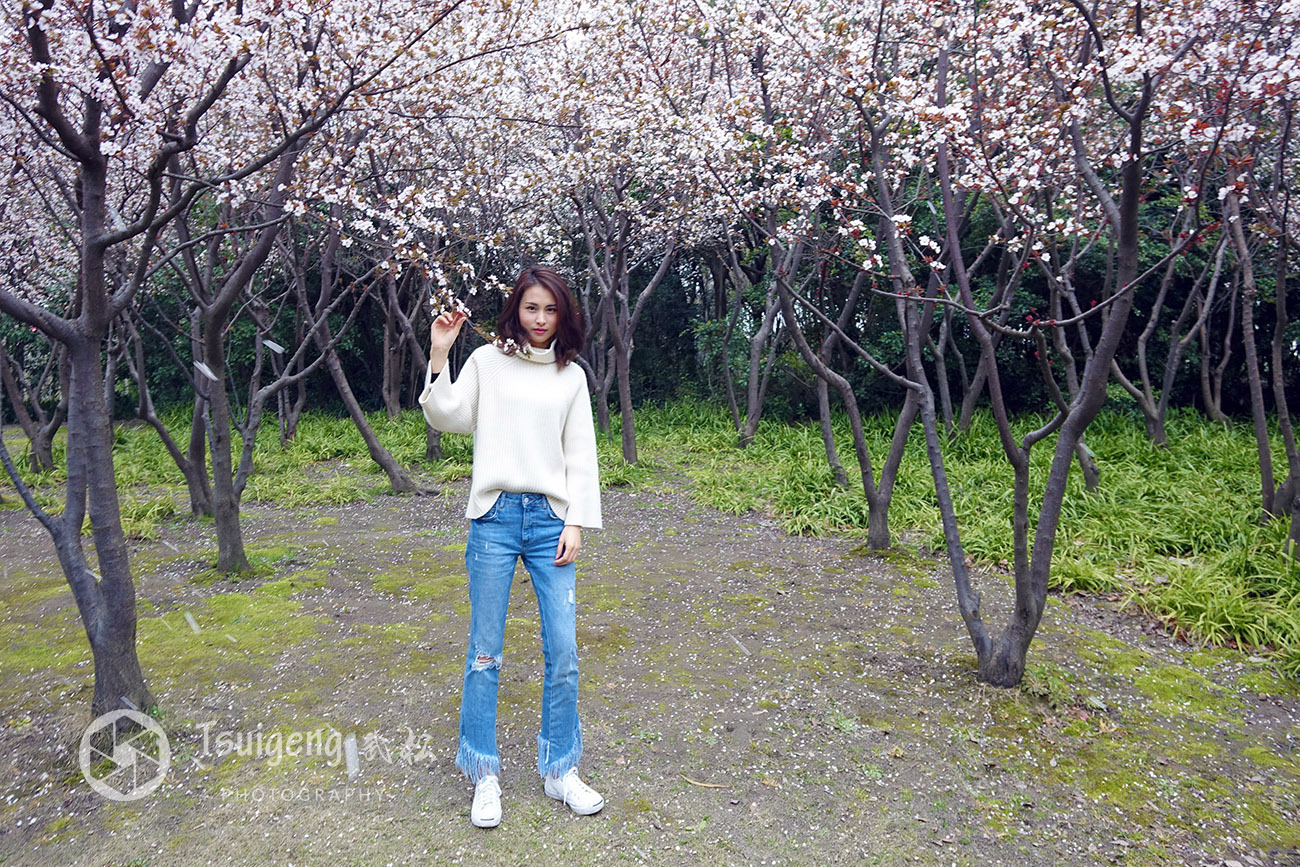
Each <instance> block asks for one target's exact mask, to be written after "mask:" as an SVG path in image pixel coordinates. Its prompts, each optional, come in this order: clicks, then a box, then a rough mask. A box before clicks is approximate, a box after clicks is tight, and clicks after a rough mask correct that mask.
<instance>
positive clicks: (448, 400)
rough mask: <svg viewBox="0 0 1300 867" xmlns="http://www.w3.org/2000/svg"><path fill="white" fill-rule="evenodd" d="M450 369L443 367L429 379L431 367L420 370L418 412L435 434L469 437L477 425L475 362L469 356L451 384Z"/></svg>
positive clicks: (473, 358) (477, 375)
mask: <svg viewBox="0 0 1300 867" xmlns="http://www.w3.org/2000/svg"><path fill="white" fill-rule="evenodd" d="M450 367H451V365H450V364H448V365H446V366H444V367H443V369H442V371H441V372H440V373H439V374H438V375H437V376H434V375H433V369H432V366H429V367H426V368H425V369H424V392H423V393H422V394H421V395H420V408H421V409H423V410H424V418H425V420H427V421H428V422H429V424H430V425H432V426H433V427H434V428H435V429H436V430H441V431H447V432H449V433H473V432H474V426H475V424H476V423H477V421H478V385H479V383H478V380H479V369H478V359H477V358H475V357H474V356H473V355H471V356H470V357H469V360H467V361H466V362H465V366H464V367H462V368H461V370H460V376H458V377H456V380H455V382H453V381H452V379H451V373H450V372H449V370H450Z"/></svg>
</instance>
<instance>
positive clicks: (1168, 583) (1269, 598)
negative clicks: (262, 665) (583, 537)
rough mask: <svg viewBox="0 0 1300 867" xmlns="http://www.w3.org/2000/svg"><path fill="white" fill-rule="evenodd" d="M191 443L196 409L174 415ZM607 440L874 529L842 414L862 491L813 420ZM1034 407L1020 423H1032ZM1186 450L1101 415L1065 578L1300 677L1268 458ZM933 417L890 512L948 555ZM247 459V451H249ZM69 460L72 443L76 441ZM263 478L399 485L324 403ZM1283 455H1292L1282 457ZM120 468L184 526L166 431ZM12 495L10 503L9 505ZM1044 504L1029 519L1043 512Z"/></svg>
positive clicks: (646, 474)
mask: <svg viewBox="0 0 1300 867" xmlns="http://www.w3.org/2000/svg"><path fill="white" fill-rule="evenodd" d="M168 423H169V427H170V429H171V430H172V432H173V436H175V437H176V439H177V440H178V441H181V442H184V441H185V439H186V437H187V432H188V425H189V414H188V412H185V411H178V412H176V413H174V414H172V415H171V416H169V417H168ZM370 423H371V425H372V426H373V427H374V429H375V431H376V433H377V435H378V436H379V438H380V440H381V441H382V442H383V443H384V445H385V446H386V447H387V448H388V449H389V450H390V451H392V452H393V454H394V456H395V457H396V459H397V460H398V461H399V462H400V463H401V464H402V465H403V466H406V467H408V468H412V469H413V470H414V471H415V472H416V474H417V475H418V476H419V477H420V478H421V479H423V480H425V482H426V483H430V484H436V483H438V482H442V481H447V480H451V479H456V478H462V477H465V476H467V475H468V474H469V472H470V461H471V458H472V440H471V438H470V437H468V436H463V435H456V434H447V435H444V437H443V443H442V445H443V451H444V455H445V459H444V460H442V461H440V462H426V461H425V459H424V448H425V433H424V421H423V418H422V416H421V415H420V414H419V413H418V412H415V411H408V412H405V413H403V414H402V415H401V416H399V417H398V418H396V419H389V418H388V417H387V415H386V414H384V413H382V412H379V413H374V414H372V415H371V416H370ZM613 423H614V428H613V430H611V431H610V432H609V434H608V435H601V436H600V437H599V441H598V451H599V457H600V463H601V476H602V483H603V484H604V485H605V486H606V487H608V486H611V485H633V486H638V485H644V484H646V483H648V482H649V481H650V480H651V479H652V478H653V476H654V474H655V473H656V472H659V471H669V472H683V473H685V474H687V475H689V476H690V477H691V478H692V480H693V482H694V488H693V491H694V495H695V496H696V497H697V499H698V500H700V501H701V502H702V503H704V504H706V505H709V506H712V507H714V508H717V509H721V510H724V511H728V512H733V513H741V512H745V511H748V510H762V511H765V512H768V513H770V514H772V515H774V516H775V517H776V518H777V519H778V520H780V521H781V523H782V525H783V526H784V528H785V529H786V530H787V531H788V532H791V533H810V534H819V533H828V532H847V533H850V534H857V533H863V532H864V531H865V527H866V523H867V506H866V500H865V498H864V497H863V494H862V484H861V476H860V473H859V472H858V469H857V462H856V459H855V456H854V453H853V449H852V443H851V440H850V439H849V433H848V427H847V423H846V421H845V420H844V419H843V418H841V419H839V420H837V422H836V436H837V441H838V444H839V449H840V458H841V460H842V461H843V462H844V464H845V467H846V470H847V471H848V474H849V485H848V487H847V488H842V487H839V486H837V485H835V483H834V479H833V477H832V475H831V472H830V469H829V467H828V466H827V463H826V458H825V453H824V449H823V446H822V441H821V431H820V428H819V427H818V426H817V425H816V424H802V425H788V424H783V423H780V422H774V421H764V422H763V424H762V425H761V426H760V427H759V431H758V435H757V437H756V438H755V440H754V442H753V443H752V444H751V445H750V446H749V447H748V448H746V449H739V448H737V447H736V433H735V430H734V429H733V428H732V425H731V421H730V418H729V416H728V414H727V413H726V411H725V410H722V409H719V408H718V407H715V406H710V405H707V404H702V403H698V402H691V401H681V402H677V403H674V404H670V405H667V406H651V407H645V408H643V409H641V410H638V413H637V443H638V451H639V457H640V460H639V462H638V463H637V464H636V465H628V464H627V463H625V462H624V461H623V458H622V454H621V450H620V446H619V428H618V417H617V415H616V416H615V417H614V420H613ZM1037 423H1038V420H1037V419H1035V418H1023V419H1020V420H1018V422H1017V424H1018V426H1019V427H1020V428H1022V429H1024V430H1027V429H1029V428H1030V427H1031V426H1033V425H1036V424H1037ZM866 433H867V443H868V449H869V451H870V454H871V458H872V461H873V465H874V469H875V470H876V472H877V473H879V469H880V465H881V463H882V462H883V459H884V456H885V453H886V450H887V449H888V445H889V440H890V438H891V436H892V433H893V419H892V418H890V417H888V416H883V415H882V416H876V417H873V418H869V419H867V431H866ZM1168 433H1169V439H1170V443H1171V445H1170V446H1169V447H1168V448H1167V449H1156V448H1154V447H1152V446H1151V444H1150V443H1149V442H1148V441H1147V439H1146V436H1145V433H1144V431H1143V429H1142V426H1141V424H1140V423H1139V422H1138V421H1136V420H1134V419H1133V418H1131V417H1129V416H1126V415H1123V414H1120V413H1110V412H1104V413H1103V414H1102V415H1101V416H1100V417H1099V418H1098V419H1097V421H1096V422H1095V423H1094V424H1093V426H1092V427H1091V428H1090V429H1089V432H1088V437H1087V441H1088V443H1089V446H1090V447H1091V448H1092V450H1093V451H1094V453H1095V454H1096V457H1097V462H1098V464H1099V466H1100V468H1101V473H1102V480H1101V485H1100V486H1099V488H1098V489H1097V490H1096V491H1091V492H1088V491H1085V490H1084V489H1083V484H1082V479H1081V478H1080V477H1079V474H1078V472H1077V469H1076V470H1075V471H1074V472H1073V474H1072V476H1071V479H1070V486H1069V491H1068V494H1067V497H1066V500H1065V505H1064V508H1063V510H1062V514H1061V522H1060V527H1059V531H1058V535H1057V544H1056V549H1055V552H1054V555H1053V564H1052V583H1053V586H1054V587H1056V588H1057V589H1060V590H1065V591H1071V590H1078V591H1088V592H1107V593H1119V594H1121V595H1122V596H1123V597H1124V598H1125V599H1126V600H1127V601H1128V602H1129V603H1130V604H1132V605H1137V606H1140V607H1142V608H1144V609H1146V610H1149V611H1150V612H1152V613H1154V614H1155V615H1157V616H1160V617H1164V618H1167V619H1169V620H1170V621H1171V623H1172V624H1174V625H1175V626H1176V628H1178V629H1181V630H1183V631H1185V632H1186V633H1187V634H1188V635H1189V636H1192V637H1195V638H1198V639H1200V640H1204V641H1207V642H1214V643H1221V644H1222V643H1227V644H1231V643H1234V642H1236V643H1241V644H1245V645H1250V646H1252V647H1257V648H1262V649H1273V650H1277V651H1279V653H1278V658H1279V660H1280V661H1281V664H1282V666H1283V667H1284V669H1285V670H1286V671H1287V672H1288V673H1289V674H1291V675H1292V676H1295V675H1300V565H1297V563H1296V561H1295V560H1294V559H1292V558H1290V557H1288V556H1287V555H1286V554H1285V553H1284V551H1283V543H1284V541H1285V538H1286V531H1287V527H1286V522H1284V521H1275V522H1272V523H1270V524H1267V525H1263V526H1261V525H1260V524H1259V522H1258V505H1257V504H1258V487H1259V481H1258V478H1259V469H1258V464H1257V460H1256V458H1255V452H1254V440H1253V435H1252V433H1251V431H1250V429H1249V428H1248V427H1247V426H1244V425H1236V426H1233V425H1228V426H1224V425H1213V424H1209V423H1207V422H1205V421H1204V420H1203V419H1202V418H1201V417H1200V416H1199V415H1197V414H1196V413H1194V412H1190V411H1183V412H1174V413H1172V414H1171V415H1170V417H1169V420H1168ZM922 445H923V444H922V441H921V433H920V430H919V428H918V429H914V430H913V432H912V438H911V440H910V441H909V443H908V448H907V452H906V454H905V457H904V460H903V464H902V468H901V470H900V472H899V477H898V481H897V484H896V486H895V489H894V498H893V503H892V505H891V507H890V515H889V518H890V526H891V529H892V531H893V533H894V538H895V539H896V540H897V539H899V538H900V536H903V535H905V536H906V538H907V540H908V542H909V543H910V544H911V545H913V546H919V547H921V548H923V549H929V550H931V551H942V550H943V548H944V538H943V534H942V531H941V529H940V523H939V513H938V508H937V505H936V503H935V497H934V487H933V483H932V482H931V477H930V468H929V464H928V462H927V461H926V458H925V453H924V450H923V448H922ZM234 448H235V453H236V456H237V455H238V450H239V448H240V443H239V441H238V438H236V442H235V444H234ZM1051 448H1052V442H1051V441H1050V440H1049V441H1047V442H1044V443H1041V444H1040V445H1039V446H1038V447H1037V448H1036V449H1035V450H1034V455H1033V470H1032V473H1031V489H1032V498H1033V499H1032V500H1031V502H1032V503H1036V502H1037V498H1038V496H1039V494H1040V492H1041V489H1042V485H1043V482H1044V480H1045V477H1046V473H1047V465H1048V462H1049V461H1050V458H1051ZM56 454H57V455H61V454H62V443H61V441H60V443H59V444H58V447H57V448H56ZM255 454H256V461H255V463H256V471H255V472H254V473H253V475H251V476H250V478H249V481H248V488H247V490H246V492H245V496H244V500H245V502H264V503H271V504H276V505H285V506H295V507H303V506H313V505H321V506H324V505H336V504H342V503H349V502H357V501H363V500H368V499H372V498H374V497H376V496H380V495H382V494H383V493H384V492H385V491H387V490H388V485H387V480H386V479H385V478H384V476H383V474H382V472H381V471H380V470H379V468H378V467H377V466H376V465H375V464H374V463H373V461H371V460H370V458H369V455H368V453H367V451H366V448H365V444H364V443H363V442H362V440H361V437H360V435H359V434H358V433H357V431H356V429H355V428H354V426H353V425H352V422H351V420H349V419H348V418H346V417H335V416H329V415H324V414H313V413H309V414H306V415H304V416H303V418H302V420H301V422H300V425H299V432H298V435H297V437H296V438H295V439H294V440H293V441H291V442H290V443H289V444H288V445H287V446H286V447H284V448H281V446H280V443H279V436H278V431H277V430H276V427H275V424H274V419H268V423H267V424H266V425H265V426H264V427H263V430H262V431H261V432H260V434H259V438H258V443H257V449H256V452H255ZM1278 460H1279V464H1280V465H1282V466H1285V462H1284V461H1282V460H1281V456H1280V455H1279V456H1278ZM945 466H946V469H947V471H948V475H949V482H950V485H951V487H952V491H953V498H954V503H955V505H956V508H957V512H958V518H959V521H960V525H961V532H962V542H963V544H964V546H965V549H966V552H967V553H968V554H969V555H970V556H971V557H972V558H974V559H975V560H976V561H978V562H980V563H983V564H986V565H994V566H998V565H1005V564H1006V563H1007V561H1009V559H1010V558H1011V552H1012V536H1011V505H1010V501H1011V487H1010V472H1009V468H1008V466H1007V464H1006V461H1005V459H1004V458H1003V457H1002V452H1001V448H1000V447H999V445H998V442H997V435H996V431H995V429H994V426H993V424H992V421H991V419H989V418H988V417H987V416H977V417H976V420H975V423H974V425H973V427H972V429H971V431H970V432H969V433H967V434H964V435H961V436H958V437H955V438H953V439H952V440H951V441H950V442H948V443H947V444H946V446H945ZM116 469H117V478H118V484H119V489H120V490H121V501H122V509H123V519H124V526H125V529H126V531H127V533H128V534H129V535H132V536H136V537H142V538H149V537H152V536H153V535H155V534H156V533H157V531H158V528H159V527H160V526H161V525H162V524H163V523H165V522H167V521H179V520H186V519H187V517H186V516H187V515H188V512H189V509H188V497H187V494H186V490H185V486H184V481H183V479H182V477H181V475H180V472H179V470H177V469H176V467H175V465H174V464H173V463H172V461H171V459H170V457H169V456H168V455H167V452H166V450H165V449H164V448H163V447H162V444H161V442H160V441H159V439H158V437H157V436H156V434H155V433H154V432H153V431H152V430H151V429H149V428H147V427H145V426H143V425H139V424H124V425H122V426H121V427H120V428H119V429H118V432H117V444H116ZM63 480H64V476H63V471H62V469H61V468H56V469H55V470H53V471H51V472H49V473H45V474H43V475H40V476H33V477H31V479H30V481H31V483H33V484H34V486H35V488H36V492H37V496H38V498H39V499H40V501H41V502H42V504H44V505H45V506H47V507H48V508H50V509H52V510H58V509H60V508H62V496H63V492H62V482H63ZM9 502H10V503H12V500H10V501H9ZM1032 517H1033V516H1032V514H1031V518H1032Z"/></svg>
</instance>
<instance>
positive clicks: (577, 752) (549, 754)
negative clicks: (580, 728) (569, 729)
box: [537, 732, 582, 777]
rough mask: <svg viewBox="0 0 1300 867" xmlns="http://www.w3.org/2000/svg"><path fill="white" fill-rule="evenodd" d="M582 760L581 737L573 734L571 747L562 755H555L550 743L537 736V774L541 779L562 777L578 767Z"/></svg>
mask: <svg viewBox="0 0 1300 867" xmlns="http://www.w3.org/2000/svg"><path fill="white" fill-rule="evenodd" d="M581 758H582V735H581V734H578V733H576V732H575V736H574V739H573V747H572V748H571V749H570V750H569V751H568V752H566V753H564V754H563V755H559V756H557V755H555V751H554V750H552V749H551V743H550V741H548V740H546V738H544V737H542V736H541V735H538V736H537V773H539V774H541V775H542V776H543V777H562V776H564V775H565V774H567V773H568V772H569V771H570V770H572V769H573V768H576V767H577V766H578V760H579V759H581Z"/></svg>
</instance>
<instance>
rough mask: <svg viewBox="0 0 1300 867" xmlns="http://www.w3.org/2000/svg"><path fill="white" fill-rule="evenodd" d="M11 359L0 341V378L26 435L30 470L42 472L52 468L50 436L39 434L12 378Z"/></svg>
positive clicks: (52, 453)
mask: <svg viewBox="0 0 1300 867" xmlns="http://www.w3.org/2000/svg"><path fill="white" fill-rule="evenodd" d="M10 363H11V359H10V358H9V355H8V354H7V353H6V352H5V347H4V342H3V341H0V378H2V379H3V385H4V390H5V392H6V393H7V394H8V395H9V402H10V403H11V404H12V405H13V408H14V415H15V416H17V418H18V426H19V427H21V428H22V429H23V433H24V434H26V436H27V442H28V444H29V448H30V452H29V458H28V461H29V463H30V465H31V468H32V472H34V473H44V472H47V471H49V470H52V469H54V448H53V443H52V441H51V438H48V437H42V436H41V428H40V425H38V424H37V423H36V422H35V421H34V420H33V419H32V417H31V414H30V413H29V412H28V411H27V401H26V399H25V397H24V395H23V393H22V391H21V390H20V389H19V388H18V383H17V381H15V379H14V373H13V370H12V369H10V366H9V365H10Z"/></svg>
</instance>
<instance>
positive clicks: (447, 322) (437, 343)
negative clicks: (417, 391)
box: [429, 310, 469, 373]
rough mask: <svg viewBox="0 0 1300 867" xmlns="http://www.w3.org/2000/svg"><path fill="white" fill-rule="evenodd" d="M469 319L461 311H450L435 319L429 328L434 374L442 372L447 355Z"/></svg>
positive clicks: (430, 357) (430, 361) (430, 352)
mask: <svg viewBox="0 0 1300 867" xmlns="http://www.w3.org/2000/svg"><path fill="white" fill-rule="evenodd" d="M468 319H469V316H467V315H466V314H465V313H463V312H462V311H460V310H448V311H447V312H446V313H440V314H438V315H437V316H435V317H434V318H433V324H432V325H430V326H429V364H430V365H431V366H432V368H433V372H434V373H437V372H439V371H441V370H442V368H443V365H445V364H446V363H447V354H448V353H449V352H451V346H452V344H453V343H455V342H456V338H457V337H459V336H460V327H461V326H462V325H464V324H465V322H466V321H467V320H468Z"/></svg>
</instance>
